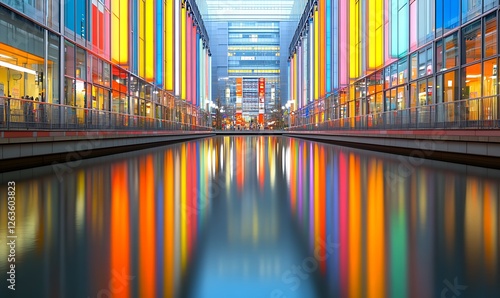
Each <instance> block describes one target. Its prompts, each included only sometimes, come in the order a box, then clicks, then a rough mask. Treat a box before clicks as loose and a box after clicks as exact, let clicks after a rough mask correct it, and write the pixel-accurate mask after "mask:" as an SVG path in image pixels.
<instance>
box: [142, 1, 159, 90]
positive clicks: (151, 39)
mask: <svg viewBox="0 0 500 298" xmlns="http://www.w3.org/2000/svg"><path fill="white" fill-rule="evenodd" d="M159 10H160V11H161V8H160V9H159ZM145 12H146V14H145V20H144V22H145V23H146V24H145V26H144V28H145V30H146V32H145V33H146V34H145V41H144V42H145V55H146V56H145V67H146V69H145V78H146V80H147V81H148V82H152V81H153V80H154V77H155V57H156V55H155V43H156V42H159V40H155V36H156V34H155V31H156V30H157V29H156V28H157V26H158V24H157V23H156V18H155V13H154V12H155V0H146V6H145ZM160 28H161V27H160ZM162 52H163V51H162Z"/></svg>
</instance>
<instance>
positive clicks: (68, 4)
mask: <svg viewBox="0 0 500 298" xmlns="http://www.w3.org/2000/svg"><path fill="white" fill-rule="evenodd" d="M64 19H65V20H64V23H65V25H66V28H68V29H70V30H71V31H75V1H74V0H66V1H64Z"/></svg>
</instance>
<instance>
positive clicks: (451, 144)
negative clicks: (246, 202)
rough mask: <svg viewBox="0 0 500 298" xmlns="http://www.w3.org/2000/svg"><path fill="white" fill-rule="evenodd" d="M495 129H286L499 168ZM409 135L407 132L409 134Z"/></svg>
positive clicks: (367, 146)
mask: <svg viewBox="0 0 500 298" xmlns="http://www.w3.org/2000/svg"><path fill="white" fill-rule="evenodd" d="M499 134H500V131H499V130H487V131H464V134H463V135H459V132H458V131H448V130H439V131H428V132H427V133H424V132H422V131H406V132H404V133H403V134H395V133H394V132H393V131H391V132H390V133H388V131H373V132H372V131H356V132H355V133H352V134H350V133H349V132H348V131H328V132H326V131H321V132H309V131H306V132H289V133H287V134H284V135H286V136H289V137H297V138H303V139H308V140H313V141H323V142H327V143H332V144H337V145H342V146H349V147H355V148H361V149H367V150H373V151H381V152H387V153H394V154H401V155H408V156H423V157H425V158H428V159H434V160H442V161H447V162H455V163H461V164H469V165H474V166H480V167H487V168H495V169H500V163H498V158H499V157H500V139H499V137H498V135H499ZM409 136H411V137H410V138H409Z"/></svg>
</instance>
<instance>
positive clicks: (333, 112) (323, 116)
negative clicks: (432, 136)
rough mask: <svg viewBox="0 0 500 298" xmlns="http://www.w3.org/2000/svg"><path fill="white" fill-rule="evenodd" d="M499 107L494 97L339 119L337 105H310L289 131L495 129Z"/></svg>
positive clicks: (499, 125) (497, 126)
mask: <svg viewBox="0 0 500 298" xmlns="http://www.w3.org/2000/svg"><path fill="white" fill-rule="evenodd" d="M498 108H499V107H498V101H497V98H496V97H494V98H480V99H468V100H460V101H454V102H447V103H441V104H432V105H425V106H418V107H413V108H409V109H403V110H392V111H385V112H381V113H371V114H366V115H360V116H353V117H346V118H340V117H338V116H339V115H340V114H341V113H340V107H339V106H334V107H331V108H329V109H325V110H322V108H318V107H314V106H312V107H306V108H302V109H301V110H299V111H295V112H294V115H295V116H294V117H293V119H292V127H291V128H290V130H297V131H298V130H352V129H359V130H369V129H403V130H405V129H406V130H409V129H460V128H470V129H498V128H500V118H499V111H498ZM344 112H345V111H343V112H342V113H344Z"/></svg>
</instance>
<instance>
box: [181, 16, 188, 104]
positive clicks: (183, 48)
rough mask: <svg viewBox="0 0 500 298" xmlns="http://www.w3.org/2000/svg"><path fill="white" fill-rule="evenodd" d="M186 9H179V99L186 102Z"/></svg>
mask: <svg viewBox="0 0 500 298" xmlns="http://www.w3.org/2000/svg"><path fill="white" fill-rule="evenodd" d="M186 22H187V21H186V9H185V8H182V9H181V99H183V100H186V94H187V82H186V64H187V63H186V41H187V40H186Z"/></svg>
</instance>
